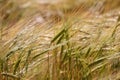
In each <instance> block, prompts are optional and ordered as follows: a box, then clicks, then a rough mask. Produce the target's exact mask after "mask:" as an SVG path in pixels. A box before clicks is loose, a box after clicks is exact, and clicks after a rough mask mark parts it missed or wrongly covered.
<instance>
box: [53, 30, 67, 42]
mask: <svg viewBox="0 0 120 80" xmlns="http://www.w3.org/2000/svg"><path fill="white" fill-rule="evenodd" d="M64 31H65V29H63V30H61V31H60V32H59V33H58V34H57V35H56V36H55V37H54V38H53V39H52V41H51V43H53V42H54V41H55V40H56V39H57V38H58V37H60V36H61V35H62V34H63V33H64Z"/></svg>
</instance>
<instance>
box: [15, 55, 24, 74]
mask: <svg viewBox="0 0 120 80" xmlns="http://www.w3.org/2000/svg"><path fill="white" fill-rule="evenodd" d="M21 60H22V53H21V54H20V55H19V57H18V60H17V61H16V64H15V66H14V71H13V74H16V72H17V69H18V68H19V67H20V62H21Z"/></svg>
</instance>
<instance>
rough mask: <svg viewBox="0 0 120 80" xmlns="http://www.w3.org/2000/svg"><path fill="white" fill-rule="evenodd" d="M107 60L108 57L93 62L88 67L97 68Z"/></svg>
mask: <svg viewBox="0 0 120 80" xmlns="http://www.w3.org/2000/svg"><path fill="white" fill-rule="evenodd" d="M105 60H107V58H106V57H103V58H99V59H97V60H95V61H93V62H92V63H90V64H89V65H88V67H89V68H91V67H95V66H96V65H98V64H100V63H103V62H104V61H105Z"/></svg>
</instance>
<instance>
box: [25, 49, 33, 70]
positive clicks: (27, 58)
mask: <svg viewBox="0 0 120 80" xmlns="http://www.w3.org/2000/svg"><path fill="white" fill-rule="evenodd" d="M30 55H31V50H29V51H28V54H27V57H26V60H25V63H24V67H25V69H26V72H27V69H28V65H29V62H28V61H29V57H30Z"/></svg>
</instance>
